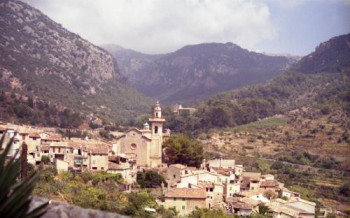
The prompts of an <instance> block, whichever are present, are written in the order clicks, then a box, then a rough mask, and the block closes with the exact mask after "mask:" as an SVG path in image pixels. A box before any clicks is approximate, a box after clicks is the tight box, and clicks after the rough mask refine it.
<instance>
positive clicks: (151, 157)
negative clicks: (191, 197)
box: [112, 101, 170, 168]
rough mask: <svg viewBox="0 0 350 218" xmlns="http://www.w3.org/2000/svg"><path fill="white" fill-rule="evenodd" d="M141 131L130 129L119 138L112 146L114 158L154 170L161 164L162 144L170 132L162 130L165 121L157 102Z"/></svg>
mask: <svg viewBox="0 0 350 218" xmlns="http://www.w3.org/2000/svg"><path fill="white" fill-rule="evenodd" d="M149 122H150V124H151V125H149V124H148V123H145V124H144V127H143V129H142V130H140V129H137V128H131V129H129V130H128V131H126V132H125V133H124V134H122V135H121V136H119V137H118V138H117V140H116V142H115V144H114V145H113V149H112V150H113V152H114V153H115V155H116V156H120V157H125V158H128V159H132V160H135V161H136V165H137V166H141V167H151V168H155V167H158V166H160V165H161V164H162V144H163V142H164V141H165V140H166V139H167V138H169V136H170V130H164V129H163V124H164V122H165V119H164V118H162V110H161V107H160V105H159V102H158V101H157V103H156V105H155V106H154V108H153V113H152V117H151V118H150V119H149Z"/></svg>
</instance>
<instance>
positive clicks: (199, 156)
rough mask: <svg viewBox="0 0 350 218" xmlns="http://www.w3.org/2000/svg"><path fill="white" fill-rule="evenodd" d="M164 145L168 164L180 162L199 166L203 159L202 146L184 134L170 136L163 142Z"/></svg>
mask: <svg viewBox="0 0 350 218" xmlns="http://www.w3.org/2000/svg"><path fill="white" fill-rule="evenodd" d="M164 147H165V153H166V159H167V161H166V162H167V163H168V164H175V163H180V164H185V165H188V166H193V167H200V165H201V163H202V161H203V148H202V146H201V145H200V144H199V143H198V142H197V141H195V140H192V139H190V138H189V137H187V136H186V135H177V136H175V137H171V138H170V139H169V140H168V141H166V142H165V143H164Z"/></svg>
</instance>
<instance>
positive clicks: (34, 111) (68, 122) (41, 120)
mask: <svg viewBox="0 0 350 218" xmlns="http://www.w3.org/2000/svg"><path fill="white" fill-rule="evenodd" d="M0 107H1V109H0V119H3V120H10V121H12V122H19V123H27V124H31V125H45V126H55V127H61V128H76V127H78V126H79V125H80V124H82V123H83V121H84V118H83V116H82V115H81V114H80V113H77V112H73V111H71V110H70V109H68V108H62V107H59V106H58V105H56V104H52V103H47V102H46V101H43V100H39V99H36V100H34V99H33V97H27V96H21V95H17V94H15V93H14V92H12V93H10V92H5V91H1V92H0Z"/></svg>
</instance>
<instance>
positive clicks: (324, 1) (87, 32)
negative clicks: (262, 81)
mask: <svg viewBox="0 0 350 218" xmlns="http://www.w3.org/2000/svg"><path fill="white" fill-rule="evenodd" d="M23 1H24V2H26V3H29V4H30V5H32V6H34V7H36V8H38V9H39V10H41V11H42V12H43V13H45V14H46V15H48V16H49V17H50V18H52V19H53V20H54V21H56V22H58V23H61V24H62V25H63V26H64V27H65V28H67V29H68V30H70V31H72V32H75V33H78V34H79V35H80V36H82V37H83V38H85V39H87V40H89V41H91V42H93V43H95V44H97V45H101V44H110V43H113V44H117V45H121V46H123V47H126V48H131V49H135V50H138V51H141V52H144V53H166V52H172V51H174V50H177V49H179V48H181V47H182V46H184V45H187V44H197V43H203V42H233V43H236V44H238V45H240V46H242V47H243V48H247V49H250V50H255V51H257V50H258V51H264V52H270V53H290V54H296V55H305V54H308V53H310V52H312V51H313V50H314V48H315V46H317V45H318V44H319V43H320V42H323V41H326V40H328V39H329V38H331V37H333V36H336V35H340V34H345V33H349V32H350V0H23Z"/></svg>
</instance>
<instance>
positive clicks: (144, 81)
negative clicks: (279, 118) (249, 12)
mask: <svg viewBox="0 0 350 218" xmlns="http://www.w3.org/2000/svg"><path fill="white" fill-rule="evenodd" d="M105 48H106V49H107V50H109V51H110V52H111V53H112V54H113V55H114V56H115V57H116V59H117V60H123V61H121V62H120V66H121V69H122V72H123V71H124V75H125V76H126V77H127V78H129V82H130V84H132V85H133V86H134V87H136V88H137V89H138V90H139V91H141V92H143V93H145V94H146V95H148V96H151V97H153V98H157V99H159V100H161V101H162V102H166V103H194V102H196V101H198V100H199V99H203V98H205V97H208V96H210V95H212V94H214V93H217V92H221V91H228V90H232V89H235V88H238V87H241V86H245V85H252V84H257V83H262V82H265V81H267V80H269V79H271V78H273V77H275V76H276V75H279V74H280V73H282V72H283V70H285V69H286V68H287V67H288V66H289V65H290V64H291V63H292V62H293V61H294V59H293V58H287V57H283V56H268V55H264V54H260V53H255V52H250V51H248V50H245V49H243V48H241V47H239V46H237V45H235V44H233V43H226V44H223V43H205V44H198V45H189V46H185V47H183V48H181V49H179V50H177V51H175V52H173V53H169V54H164V55H156V56H150V55H145V54H142V55H141V54H140V53H137V52H130V51H129V50H119V51H118V52H113V50H111V48H110V47H105Z"/></svg>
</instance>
